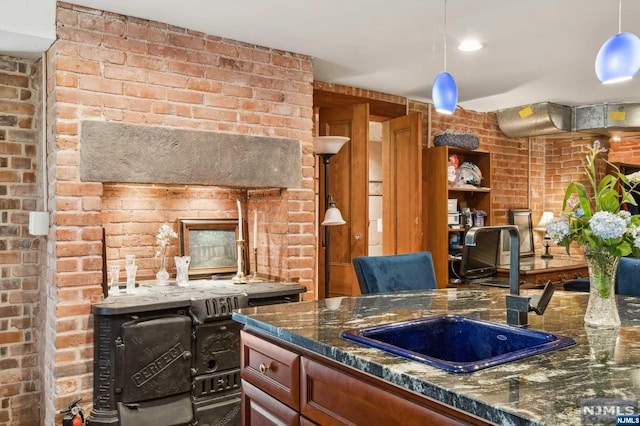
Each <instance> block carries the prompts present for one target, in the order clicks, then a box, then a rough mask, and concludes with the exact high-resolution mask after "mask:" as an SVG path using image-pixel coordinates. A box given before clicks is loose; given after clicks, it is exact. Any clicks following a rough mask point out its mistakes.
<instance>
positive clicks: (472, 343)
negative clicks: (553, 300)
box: [341, 315, 576, 373]
mask: <svg viewBox="0 0 640 426" xmlns="http://www.w3.org/2000/svg"><path fill="white" fill-rule="evenodd" d="M341 336H342V337H343V338H344V339H348V340H352V341H355V342H358V343H361V344H363V345H366V346H370V347H373V348H377V349H381V350H383V351H387V352H390V353H393V354H395V355H400V356H403V357H405V358H409V359H411V360H414V361H420V362H424V363H425V364H429V365H432V366H434V367H438V368H441V369H443V370H446V371H450V372H452V373H469V372H472V371H476V370H479V369H482V368H487V367H492V366H494V365H498V364H503V363H506V362H510V361H515V360H518V359H521V358H525V357H528V356H532V355H536V354H539V353H542V352H548V351H552V350H555V349H560V348H564V347H566V346H571V345H573V344H575V343H576V341H575V340H573V339H572V338H570V337H563V336H557V335H554V334H550V333H546V332H543V331H537V330H530V329H527V328H518V327H513V326H510V325H504V324H498V323H493V322H488V321H483V320H479V319H475V318H469V317H464V316H459V315H442V316H433V317H427V318H421V319H417V320H412V321H403V322H397V323H392V324H385V325H380V326H375V327H366V328H360V329H353V330H347V331H343V332H342V334H341Z"/></svg>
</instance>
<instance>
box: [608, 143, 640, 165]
mask: <svg viewBox="0 0 640 426" xmlns="http://www.w3.org/2000/svg"><path fill="white" fill-rule="evenodd" d="M609 161H610V162H612V163H626V164H640V136H635V137H630V138H625V139H622V140H621V141H619V142H611V144H610V146H609Z"/></svg>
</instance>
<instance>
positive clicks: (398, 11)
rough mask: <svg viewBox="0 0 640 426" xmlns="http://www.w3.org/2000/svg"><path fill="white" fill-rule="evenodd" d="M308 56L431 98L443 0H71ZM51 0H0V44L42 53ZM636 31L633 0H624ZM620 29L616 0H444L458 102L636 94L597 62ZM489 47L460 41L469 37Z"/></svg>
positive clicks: (343, 73) (374, 86)
mask: <svg viewBox="0 0 640 426" xmlns="http://www.w3.org/2000/svg"><path fill="white" fill-rule="evenodd" d="M71 2H72V3H76V4H80V5H84V6H89V7H93V8H97V9H106V10H109V11H112V12H117V13H121V14H124V15H130V16H135V17H140V18H146V19H151V20H154V21H160V22H164V23H169V24H172V25H176V26H180V27H185V28H189V29H192V30H196V31H201V32H204V33H207V34H211V35H216V36H221V37H226V38H230V39H234V40H240V41H243V42H247V43H252V44H258V45H262V46H266V47H272V48H276V49H281V50H285V51H291V52H296V53H302V54H307V55H310V56H312V57H313V63H314V76H315V79H316V80H320V81H324V82H328V83H337V84H342V85H347V86H353V87H359V88H364V89H369V90H375V91H380V92H385V93H390V94H394V95H399V96H405V97H408V98H410V99H415V100H419V101H425V102H430V100H431V84H432V82H433V79H434V77H435V76H436V75H437V74H438V73H439V72H440V71H442V70H443V69H444V52H443V34H444V0H348V1H345V0H321V1H318V0H269V1H264V0H216V1H211V0H181V1H180V2H175V1H173V0H154V1H153V2H150V1H149V0H109V1H105V0H71ZM54 14H55V1H54V0H3V20H2V21H3V22H2V23H0V53H8V54H12V55H15V56H32V57H33V56H34V55H35V56H38V54H39V52H41V51H42V50H45V49H46V48H47V47H48V46H49V45H50V44H51V43H52V42H53V39H54V38H55V19H54ZM622 31H628V32H633V33H635V34H638V35H640V1H632V0H626V1H624V2H623V3H622ZM617 32H618V2H617V1H613V0H535V1H528V0H448V2H447V68H446V69H447V71H449V72H450V73H451V74H452V75H453V76H454V78H455V79H456V81H457V84H458V92H459V105H460V106H461V107H463V108H465V109H470V110H474V111H480V112H485V111H495V110H498V109H503V108H509V107H516V106H520V105H527V104H531V103H537V102H555V103H559V104H563V105H567V106H576V105H589V104H594V103H607V102H639V101H640V75H638V76H636V78H635V79H633V80H632V81H630V82H626V83H620V84H618V85H613V86H604V85H602V84H601V83H600V82H599V81H598V79H597V78H596V75H595V71H594V62H595V58H596V55H597V53H598V50H599V49H600V46H601V45H602V44H603V43H604V42H605V41H606V40H607V39H608V38H609V37H611V36H613V35H614V34H616V33H617ZM471 36H473V37H476V38H479V39H480V40H481V41H482V42H483V43H485V44H486V47H485V48H484V49H483V50H481V51H479V52H475V53H462V52H460V51H458V50H457V49H456V46H457V45H458V43H459V42H460V41H461V40H462V39H464V38H466V37H471Z"/></svg>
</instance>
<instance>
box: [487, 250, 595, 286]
mask: <svg viewBox="0 0 640 426" xmlns="http://www.w3.org/2000/svg"><path fill="white" fill-rule="evenodd" d="M588 276H589V270H588V269H587V263H586V262H585V260H584V259H583V258H581V257H578V256H575V257H567V256H554V257H553V259H542V258H541V257H540V256H535V257H524V258H521V259H520V280H521V282H522V281H524V283H523V284H521V285H520V288H540V287H543V286H544V285H545V284H546V283H547V281H551V282H552V283H553V284H554V285H555V286H557V287H560V288H562V285H563V284H564V283H565V282H567V281H571V280H574V279H576V278H586V277H588ZM498 277H500V278H509V267H508V266H507V265H501V266H499V267H498Z"/></svg>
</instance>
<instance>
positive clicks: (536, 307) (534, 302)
mask: <svg viewBox="0 0 640 426" xmlns="http://www.w3.org/2000/svg"><path fill="white" fill-rule="evenodd" d="M554 291H555V287H554V285H553V284H552V283H551V281H547V284H545V286H544V290H542V294H540V295H537V296H533V297H531V302H530V303H529V310H530V311H534V312H535V313H536V314H538V315H542V314H544V311H545V310H546V309H547V305H548V304H549V301H550V300H551V296H553V292H554Z"/></svg>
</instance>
